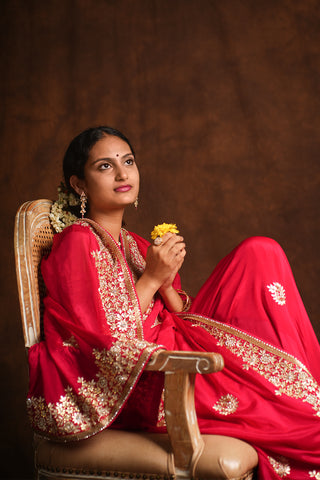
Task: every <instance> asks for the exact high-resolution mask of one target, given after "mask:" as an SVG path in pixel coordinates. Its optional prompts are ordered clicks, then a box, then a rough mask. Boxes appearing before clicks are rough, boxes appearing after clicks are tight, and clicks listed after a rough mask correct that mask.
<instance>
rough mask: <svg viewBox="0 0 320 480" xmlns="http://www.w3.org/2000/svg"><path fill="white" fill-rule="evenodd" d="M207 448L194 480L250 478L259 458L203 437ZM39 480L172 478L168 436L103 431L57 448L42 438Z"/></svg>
mask: <svg viewBox="0 0 320 480" xmlns="http://www.w3.org/2000/svg"><path fill="white" fill-rule="evenodd" d="M203 439H204V444H205V448H204V451H203V453H202V455H201V457H200V459H199V461H198V463H197V466H196V468H195V477H198V478H203V479H205V478H210V479H215V478H217V479H240V478H249V477H246V476H245V475H246V474H247V473H248V472H251V471H252V470H253V468H254V467H255V466H256V465H257V453H256V451H255V450H254V449H253V448H252V447H251V446H250V445H248V444H247V443H245V442H242V441H241V440H237V439H234V438H230V437H223V436H220V435H203ZM35 447H36V448H35V462H36V466H37V468H38V471H39V478H47V477H46V473H48V478H50V477H51V478H52V473H53V472H55V478H59V475H61V478H62V477H63V473H66V474H68V475H72V477H73V478H88V476H89V478H103V477H111V478H112V477H114V478H116V477H120V478H140V477H141V478H150V477H154V478H157V479H158V478H169V477H171V478H173V477H174V476H175V469H174V460H173V454H172V451H171V446H170V442H169V438H168V435H167V434H151V433H144V432H128V431H122V430H111V429H109V430H108V429H107V430H103V431H102V432H100V433H98V434H97V435H94V436H93V437H90V438H88V439H86V440H80V441H78V442H68V443H60V442H59V443H58V442H53V441H49V440H45V439H41V438H39V437H37V438H36V442H35Z"/></svg>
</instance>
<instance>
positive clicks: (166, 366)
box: [146, 350, 224, 373]
mask: <svg viewBox="0 0 320 480" xmlns="http://www.w3.org/2000/svg"><path fill="white" fill-rule="evenodd" d="M223 366H224V363H223V357H222V355H220V354H219V353H212V352H182V351H175V350H173V351H170V350H157V351H156V352H154V353H153V355H152V357H151V359H150V360H149V363H148V364H147V366H146V370H154V371H160V372H169V371H170V372H177V371H182V372H189V373H213V372H218V371H220V370H222V369H223Z"/></svg>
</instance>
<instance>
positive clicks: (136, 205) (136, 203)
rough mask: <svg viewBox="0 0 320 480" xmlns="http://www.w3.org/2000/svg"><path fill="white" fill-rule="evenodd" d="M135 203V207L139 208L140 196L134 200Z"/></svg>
mask: <svg viewBox="0 0 320 480" xmlns="http://www.w3.org/2000/svg"><path fill="white" fill-rule="evenodd" d="M133 205H134V208H138V205H139V199H138V197H137V198H136V199H135V201H134V202H133Z"/></svg>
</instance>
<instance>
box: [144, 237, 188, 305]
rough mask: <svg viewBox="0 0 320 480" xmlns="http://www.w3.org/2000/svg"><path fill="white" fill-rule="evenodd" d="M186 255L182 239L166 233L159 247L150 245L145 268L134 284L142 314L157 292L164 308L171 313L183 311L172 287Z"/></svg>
mask: <svg viewBox="0 0 320 480" xmlns="http://www.w3.org/2000/svg"><path fill="white" fill-rule="evenodd" d="M185 255H186V250H185V243H184V242H183V237H181V236H179V235H175V234H172V233H167V234H166V235H164V236H163V237H162V243H161V245H158V246H155V245H150V246H149V248H148V251H147V256H146V268H145V271H144V273H143V274H142V276H141V277H140V279H139V280H138V281H137V283H136V291H137V294H138V297H139V302H140V306H141V310H142V312H143V313H144V312H145V311H146V310H147V308H148V305H149V304H150V302H151V300H152V297H153V296H154V295H155V293H156V292H157V291H159V293H160V295H161V296H162V298H163V300H164V302H165V304H166V307H167V308H168V310H170V311H172V312H180V311H181V310H182V309H183V301H182V299H181V297H180V295H179V294H178V293H177V291H176V290H175V289H174V287H173V285H172V284H173V281H174V278H175V276H176V274H177V272H178V271H179V269H180V268H181V265H182V264H183V261H184V257H185Z"/></svg>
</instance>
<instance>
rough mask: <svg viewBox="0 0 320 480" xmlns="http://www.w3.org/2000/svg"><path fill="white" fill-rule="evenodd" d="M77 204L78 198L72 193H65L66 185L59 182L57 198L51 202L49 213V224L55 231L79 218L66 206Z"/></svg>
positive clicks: (78, 203)
mask: <svg viewBox="0 0 320 480" xmlns="http://www.w3.org/2000/svg"><path fill="white" fill-rule="evenodd" d="M77 205H80V199H79V198H77V197H76V196H75V195H74V194H73V193H67V189H66V187H65V186H64V184H63V183H61V185H60V186H59V187H58V200H56V201H55V202H54V203H53V205H52V207H51V211H50V214H49V217H50V222H51V225H52V226H53V228H54V230H55V231H56V232H57V233H59V232H62V230H63V229H64V228H66V227H68V226H69V225H72V224H73V223H74V222H76V221H77V220H79V218H78V217H76V215H73V213H71V212H69V211H68V207H75V206H77Z"/></svg>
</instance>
